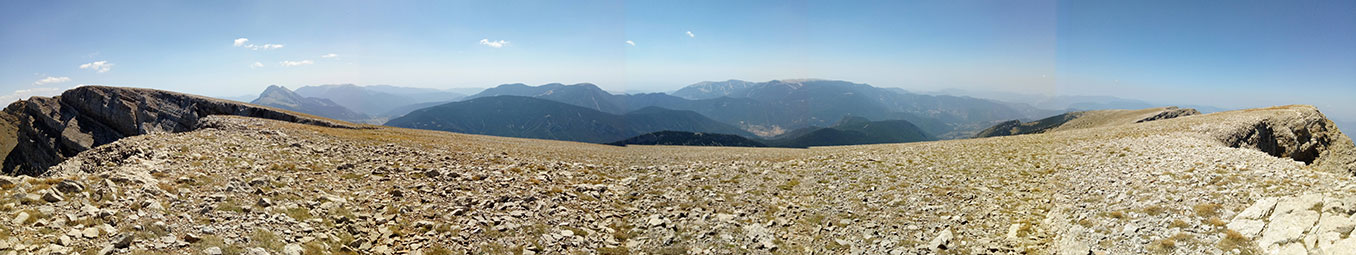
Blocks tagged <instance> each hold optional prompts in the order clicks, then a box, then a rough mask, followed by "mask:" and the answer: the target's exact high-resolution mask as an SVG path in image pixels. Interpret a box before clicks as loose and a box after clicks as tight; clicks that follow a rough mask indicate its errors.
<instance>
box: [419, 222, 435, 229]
mask: <svg viewBox="0 0 1356 255" xmlns="http://www.w3.org/2000/svg"><path fill="white" fill-rule="evenodd" d="M414 227H415V228H419V229H432V228H433V222H432V221H426V220H421V221H416V222H414Z"/></svg>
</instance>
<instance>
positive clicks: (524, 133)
mask: <svg viewBox="0 0 1356 255" xmlns="http://www.w3.org/2000/svg"><path fill="white" fill-rule="evenodd" d="M386 125H387V126H393V127H405V128H418V129H431V130H443V131H452V132H459V133H468V134H485V135H495V136H509V137H523V138H541V139H554V140H566V141H580V142H591V143H606V142H614V141H620V140H623V139H626V138H630V137H634V136H637V135H641V134H645V133H651V132H657V131H691V132H704V133H720V134H734V135H741V136H746V137H752V136H753V134H752V133H749V132H746V131H744V130H741V129H739V128H737V127H734V126H732V125H728V124H725V123H721V122H719V121H715V120H711V119H709V118H706V117H704V116H702V115H701V114H698V113H696V112H692V111H681V110H669V109H663V108H658V107H648V108H643V109H640V110H637V111H633V112H630V113H626V114H620V115H618V114H612V113H607V112H602V111H598V110H595V109H591V108H585V107H580V106H575V105H570V104H566V103H561V102H556V101H552V100H546V99H538V98H532V97H522V96H491V97H480V98H475V99H471V100H467V101H460V102H453V103H447V104H442V105H438V106H434V107H429V108H424V109H419V110H415V111H413V112H410V113H409V114H406V115H405V116H402V117H399V118H395V119H392V120H391V121H389V122H387V123H386Z"/></svg>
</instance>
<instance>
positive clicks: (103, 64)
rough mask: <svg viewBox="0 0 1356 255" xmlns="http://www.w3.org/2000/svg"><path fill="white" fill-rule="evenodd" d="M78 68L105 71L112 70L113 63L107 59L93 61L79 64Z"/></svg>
mask: <svg viewBox="0 0 1356 255" xmlns="http://www.w3.org/2000/svg"><path fill="white" fill-rule="evenodd" d="M80 69H90V70H94V71H95V72H99V73H106V72H108V71H109V70H113V63H109V62H108V61H107V60H105V61H94V63H88V64H83V65H80Z"/></svg>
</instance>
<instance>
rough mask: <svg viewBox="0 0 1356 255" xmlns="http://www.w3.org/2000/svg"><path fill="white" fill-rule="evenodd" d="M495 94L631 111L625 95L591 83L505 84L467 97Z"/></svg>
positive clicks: (607, 109) (603, 110) (591, 107)
mask: <svg viewBox="0 0 1356 255" xmlns="http://www.w3.org/2000/svg"><path fill="white" fill-rule="evenodd" d="M493 96H523V97H534V98H540V99H546V100H551V101H556V102H562V103H566V104H572V105H576V106H579V107H584V108H589V109H593V110H596V111H600V112H606V113H613V114H621V113H625V112H628V111H630V110H629V109H627V108H626V107H625V106H624V105H622V104H624V103H623V102H622V101H625V97H624V96H616V95H612V94H611V93H607V91H604V90H603V89H601V88H598V86H596V85H593V84H591V83H580V84H574V85H564V84H560V83H551V84H545V85H541V86H528V85H526V84H522V83H516V84H504V85H499V86H496V87H493V88H489V89H485V90H484V91H481V92H480V93H477V94H475V95H471V96H469V97H467V98H468V99H471V98H481V97H493Z"/></svg>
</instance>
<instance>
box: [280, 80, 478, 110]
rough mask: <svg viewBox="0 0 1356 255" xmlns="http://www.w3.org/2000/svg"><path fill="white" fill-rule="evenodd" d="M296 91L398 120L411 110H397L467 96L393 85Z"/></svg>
mask: <svg viewBox="0 0 1356 255" xmlns="http://www.w3.org/2000/svg"><path fill="white" fill-rule="evenodd" d="M296 92H297V94H300V95H302V96H306V97H315V98H325V99H329V100H331V101H334V102H335V103H337V104H339V105H342V106H344V107H346V108H348V109H351V110H353V111H356V112H360V113H363V114H367V115H371V116H373V117H398V116H399V115H404V113H406V112H408V111H405V112H400V111H394V112H393V110H396V109H400V108H402V107H404V106H409V105H414V104H421V103H431V102H451V101H454V100H459V99H461V98H463V97H465V96H466V95H464V94H459V93H454V92H447V91H442V90H437V89H428V88H409V87H396V86H390V85H372V86H357V85H353V84H338V85H320V86H306V87H301V88H298V89H297V91H296ZM410 110H413V109H410Z"/></svg>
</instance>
